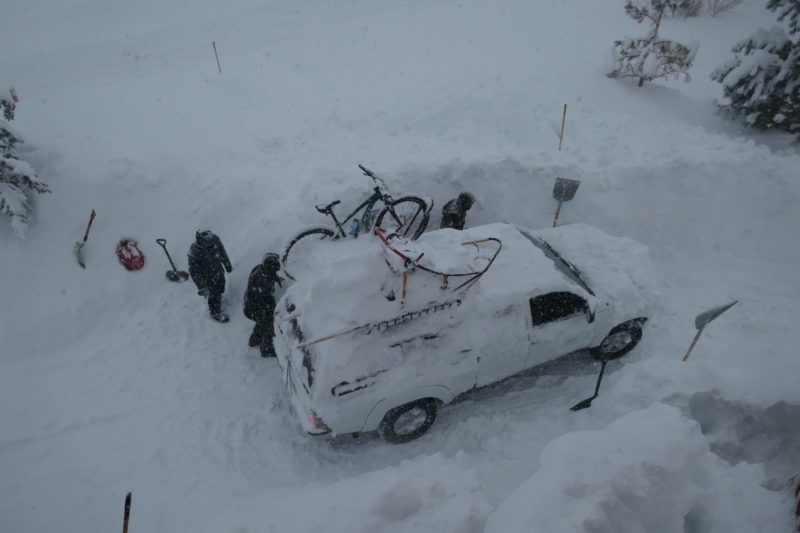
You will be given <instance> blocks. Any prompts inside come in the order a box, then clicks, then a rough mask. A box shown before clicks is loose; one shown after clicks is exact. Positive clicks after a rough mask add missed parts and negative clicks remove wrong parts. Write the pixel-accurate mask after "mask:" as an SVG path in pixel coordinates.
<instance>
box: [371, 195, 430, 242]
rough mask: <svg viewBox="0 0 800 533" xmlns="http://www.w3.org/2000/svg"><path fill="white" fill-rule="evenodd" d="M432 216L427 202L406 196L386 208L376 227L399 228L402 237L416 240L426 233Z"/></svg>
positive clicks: (380, 215)
mask: <svg viewBox="0 0 800 533" xmlns="http://www.w3.org/2000/svg"><path fill="white" fill-rule="evenodd" d="M430 216H431V214H430V211H428V204H426V203H425V200H423V199H422V198H418V197H416V196H404V197H403V198H399V199H397V200H395V201H394V202H392V203H391V204H390V205H387V206H386V207H384V208H383V209H382V210H381V212H380V214H379V215H378V218H377V219H375V225H376V226H379V227H385V226H384V224H386V225H387V226H388V227H396V226H399V227H400V230H399V231H398V233H399V234H400V235H402V236H403V237H407V238H409V239H411V240H415V239H417V238H418V237H419V236H420V235H422V232H423V231H425V228H426V227H427V225H428V219H429V218H430Z"/></svg>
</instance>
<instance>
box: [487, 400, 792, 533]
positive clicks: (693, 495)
mask: <svg viewBox="0 0 800 533" xmlns="http://www.w3.org/2000/svg"><path fill="white" fill-rule="evenodd" d="M540 462H541V465H542V466H541V468H540V469H539V470H538V471H537V472H536V474H534V475H533V476H532V477H531V478H530V479H529V480H528V481H526V482H525V483H523V484H522V485H521V486H520V487H519V488H518V489H517V490H516V491H514V492H513V493H512V494H510V495H509V496H508V497H507V498H506V499H505V500H504V501H503V503H502V504H501V505H500V506H499V507H498V508H497V510H496V511H494V512H493V513H492V515H491V516H490V517H489V520H488V522H487V524H486V529H485V531H486V533H514V532H527V531H531V529H532V528H533V529H535V530H537V531H575V532H580V531H585V532H592V533H600V532H608V533H619V532H642V533H645V532H647V533H659V532H660V533H674V532H675V531H719V532H724V531H763V530H764V529H765V528H767V527H776V526H777V525H779V524H782V523H787V521H786V520H784V519H782V517H785V516H786V515H785V509H784V508H783V502H782V501H781V498H780V497H779V496H777V495H776V494H775V493H774V492H770V491H768V490H766V489H764V488H762V487H760V486H759V485H758V482H759V479H760V477H761V474H762V470H761V468H760V467H758V466H754V465H744V464H742V465H739V466H738V467H735V468H729V466H728V465H727V464H725V463H724V462H723V461H722V460H721V459H720V458H719V457H717V456H716V455H715V454H713V453H711V451H710V450H709V446H708V442H707V441H706V440H705V438H704V437H703V434H702V433H701V431H700V426H699V425H698V424H697V423H696V422H694V421H692V420H688V419H687V418H686V417H685V416H684V415H683V414H682V413H681V412H680V411H679V410H678V409H676V408H674V407H670V406H666V405H663V404H656V405H653V406H652V407H650V408H648V409H643V410H641V411H637V412H634V413H631V414H629V415H626V416H623V417H621V418H619V419H617V420H615V421H614V422H613V423H611V424H609V425H608V426H607V427H606V428H605V429H602V430H599V431H578V432H573V433H569V434H566V435H564V436H562V437H559V438H557V439H554V440H553V441H551V442H550V443H548V444H547V446H545V447H544V449H543V450H542V452H541V456H540ZM742 511H744V512H742Z"/></svg>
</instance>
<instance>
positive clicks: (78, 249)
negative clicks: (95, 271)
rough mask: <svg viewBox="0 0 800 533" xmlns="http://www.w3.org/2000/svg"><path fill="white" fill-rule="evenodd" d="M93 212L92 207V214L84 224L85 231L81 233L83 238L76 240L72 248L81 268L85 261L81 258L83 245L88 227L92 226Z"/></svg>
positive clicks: (87, 234)
mask: <svg viewBox="0 0 800 533" xmlns="http://www.w3.org/2000/svg"><path fill="white" fill-rule="evenodd" d="M94 217H95V212H94V209H92V214H91V215H89V224H87V225H86V233H84V234H83V240H82V241H77V242H76V243H75V247H74V248H73V249H72V252H73V253H74V254H75V257H76V258H77V259H78V264H79V265H80V266H81V268H86V261H84V259H83V247H84V246H85V245H86V239H88V238H89V229H90V228H91V227H92V222H94Z"/></svg>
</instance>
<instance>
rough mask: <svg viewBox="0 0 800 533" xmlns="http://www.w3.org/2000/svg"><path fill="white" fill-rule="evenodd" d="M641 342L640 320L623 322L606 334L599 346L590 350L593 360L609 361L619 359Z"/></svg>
mask: <svg viewBox="0 0 800 533" xmlns="http://www.w3.org/2000/svg"><path fill="white" fill-rule="evenodd" d="M640 340H642V325H641V321H640V320H638V319H637V320H630V321H628V322H623V323H622V324H620V325H618V326H616V327H615V328H614V329H612V330H611V331H609V332H608V335H606V338H605V339H603V342H601V343H600V346H598V347H596V348H592V356H593V357H594V358H595V359H600V360H602V359H605V360H606V361H611V360H613V359H619V358H620V357H622V356H623V355H625V354H626V353H628V352H630V351H631V350H633V349H634V348H635V347H636V345H637V344H639V341H640Z"/></svg>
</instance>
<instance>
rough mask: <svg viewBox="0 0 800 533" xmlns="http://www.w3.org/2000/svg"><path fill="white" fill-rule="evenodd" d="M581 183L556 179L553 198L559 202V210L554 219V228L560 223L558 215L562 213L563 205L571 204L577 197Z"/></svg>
mask: <svg viewBox="0 0 800 533" xmlns="http://www.w3.org/2000/svg"><path fill="white" fill-rule="evenodd" d="M580 184H581V182H580V181H578V180H570V179H567V178H556V184H555V186H554V187H553V198H555V199H556V200H558V209H556V216H555V218H554V219H553V227H554V228H555V227H556V223H557V222H558V214H559V213H561V204H562V203H564V202H569V201H570V200H572V197H573V196H575V191H577V190H578V185H580Z"/></svg>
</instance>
